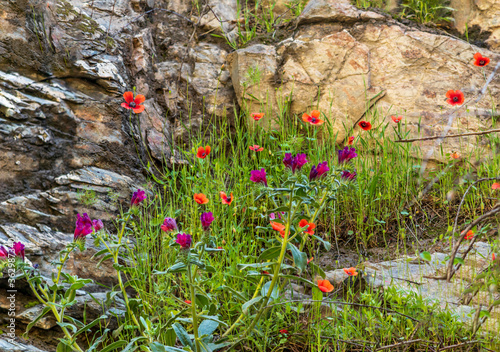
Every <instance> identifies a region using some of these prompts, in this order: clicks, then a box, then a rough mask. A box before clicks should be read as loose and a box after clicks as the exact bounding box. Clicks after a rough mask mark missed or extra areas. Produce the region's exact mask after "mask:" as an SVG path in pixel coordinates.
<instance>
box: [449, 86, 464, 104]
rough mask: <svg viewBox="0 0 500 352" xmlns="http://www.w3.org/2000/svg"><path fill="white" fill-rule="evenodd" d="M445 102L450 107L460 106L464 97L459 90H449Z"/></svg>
mask: <svg viewBox="0 0 500 352" xmlns="http://www.w3.org/2000/svg"><path fill="white" fill-rule="evenodd" d="M446 98H448V99H446V102H447V103H448V104H450V105H462V104H463V103H464V100H465V97H464V93H462V92H461V91H460V90H449V91H447V92H446Z"/></svg>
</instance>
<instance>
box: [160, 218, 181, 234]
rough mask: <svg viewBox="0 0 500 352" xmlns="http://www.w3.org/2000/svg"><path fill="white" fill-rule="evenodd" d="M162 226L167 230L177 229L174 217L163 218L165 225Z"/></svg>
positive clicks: (163, 229)
mask: <svg viewBox="0 0 500 352" xmlns="http://www.w3.org/2000/svg"><path fill="white" fill-rule="evenodd" d="M160 228H161V229H162V231H165V232H169V231H175V230H177V223H176V222H175V219H173V218H165V220H163V225H161V226H160Z"/></svg>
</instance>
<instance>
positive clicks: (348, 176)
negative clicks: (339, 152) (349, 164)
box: [340, 170, 357, 181]
mask: <svg viewBox="0 0 500 352" xmlns="http://www.w3.org/2000/svg"><path fill="white" fill-rule="evenodd" d="M356 176H357V174H356V170H354V171H353V172H349V171H347V170H344V171H342V173H341V174H340V177H342V178H343V179H345V180H348V181H354V180H355V179H356Z"/></svg>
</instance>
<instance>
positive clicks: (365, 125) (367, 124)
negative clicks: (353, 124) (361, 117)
mask: <svg viewBox="0 0 500 352" xmlns="http://www.w3.org/2000/svg"><path fill="white" fill-rule="evenodd" d="M358 125H359V127H361V128H362V129H364V130H365V131H369V130H371V129H372V124H371V123H370V122H368V121H359V123H358Z"/></svg>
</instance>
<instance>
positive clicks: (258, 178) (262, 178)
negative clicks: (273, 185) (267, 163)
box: [250, 168, 267, 187]
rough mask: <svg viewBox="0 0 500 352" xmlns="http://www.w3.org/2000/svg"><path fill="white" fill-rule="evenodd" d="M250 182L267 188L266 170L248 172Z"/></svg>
mask: <svg viewBox="0 0 500 352" xmlns="http://www.w3.org/2000/svg"><path fill="white" fill-rule="evenodd" d="M250 181H252V182H255V183H263V184H264V185H265V186H266V187H267V179H266V169H264V168H262V169H260V170H252V171H250Z"/></svg>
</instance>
